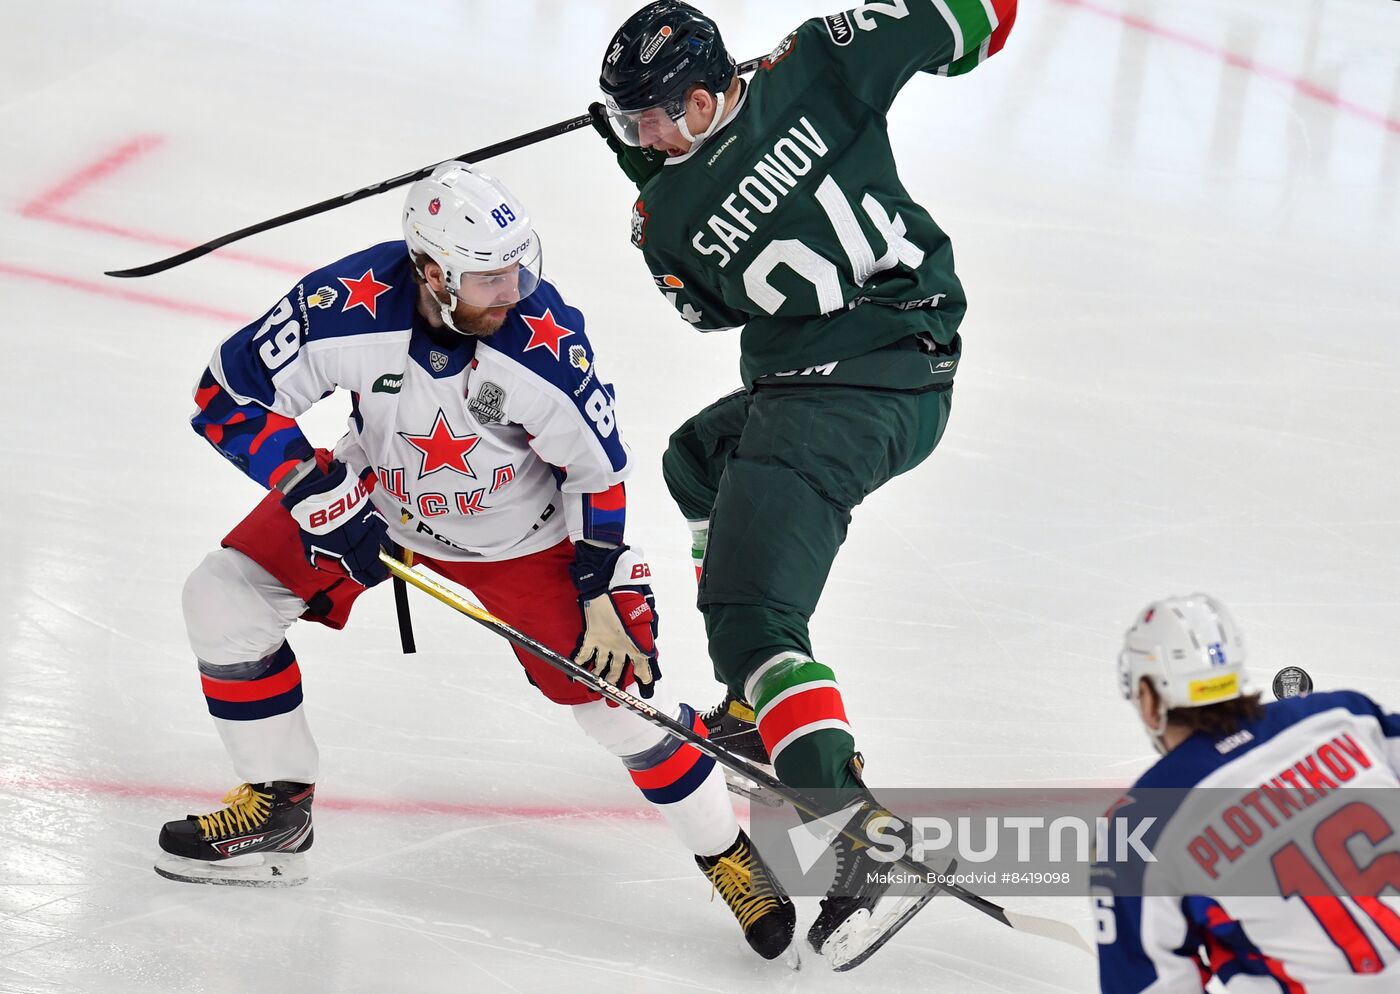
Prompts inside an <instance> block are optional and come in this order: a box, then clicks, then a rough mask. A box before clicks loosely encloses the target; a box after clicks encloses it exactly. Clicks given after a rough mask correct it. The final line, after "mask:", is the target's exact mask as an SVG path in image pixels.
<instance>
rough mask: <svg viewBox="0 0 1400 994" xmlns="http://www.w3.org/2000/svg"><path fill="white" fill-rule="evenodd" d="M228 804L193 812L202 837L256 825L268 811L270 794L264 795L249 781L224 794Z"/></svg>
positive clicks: (264, 819)
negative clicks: (212, 809) (214, 808)
mask: <svg viewBox="0 0 1400 994" xmlns="http://www.w3.org/2000/svg"><path fill="white" fill-rule="evenodd" d="M224 803H225V804H227V805H228V807H226V808H223V809H221V810H219V811H212V812H210V813H209V814H207V815H195V816H194V817H195V821H197V822H199V830H200V831H201V832H203V833H204V838H205V839H207V840H212V839H216V838H220V837H221V836H225V835H235V834H237V833H239V832H248V831H252V830H253V829H255V828H257V827H258V825H260V824H262V823H263V822H264V821H266V820H267V815H268V812H269V811H271V810H272V795H271V794H264V793H263V792H262V791H260V790H258V789H257V788H255V787H254V786H253V785H252V784H250V783H245V784H239V785H238V786H237V787H235V788H233V790H231V791H229V792H228V793H227V794H225V795H224Z"/></svg>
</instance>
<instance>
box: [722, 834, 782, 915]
mask: <svg viewBox="0 0 1400 994" xmlns="http://www.w3.org/2000/svg"><path fill="white" fill-rule="evenodd" d="M705 876H706V877H708V878H709V881H710V900H711V901H713V900H714V899H715V891H719V895H720V897H722V898H724V902H725V903H726V904H728V905H729V909H730V910H731V911H733V912H734V917H736V918H738V919H739V927H740V928H742V929H743V930H744V931H745V932H747V931H748V930H749V926H750V925H752V924H753V923H754V922H756V921H758V920H759V919H760V918H762V917H763V916H764V915H766V914H767V913H768V912H770V911H772V910H773V909H774V908H776V907H778V901H777V898H776V897H775V896H774V894H773V892H772V891H771V890H769V889H767V888H764V887H762V886H761V883H762V881H761V879H760V886H758V887H755V885H754V872H753V855H752V854H751V853H750V852H749V847H748V846H746V845H744V844H743V843H740V845H739V848H738V849H737V850H735V851H734V853H733V854H732V855H729V856H721V857H720V858H719V859H718V860H717V861H716V862H715V865H714V866H710V867H706V868H705Z"/></svg>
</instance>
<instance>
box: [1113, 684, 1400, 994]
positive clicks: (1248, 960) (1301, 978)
mask: <svg viewBox="0 0 1400 994" xmlns="http://www.w3.org/2000/svg"><path fill="white" fill-rule="evenodd" d="M1397 770H1400V718H1397V717H1396V716H1393V715H1389V714H1386V713H1385V712H1383V711H1382V710H1381V709H1380V708H1378V707H1377V706H1376V705H1375V703H1373V702H1372V701H1371V700H1370V699H1369V698H1366V697H1364V696H1363V695H1361V694H1356V693H1349V692H1334V693H1321V694H1313V695H1310V696H1308V697H1300V698H1291V699H1288V700H1285V701H1280V702H1277V703H1274V704H1270V705H1268V707H1267V708H1266V709H1265V714H1264V716H1263V717H1262V718H1261V719H1260V720H1258V721H1256V722H1252V723H1249V724H1248V725H1246V726H1245V727H1244V728H1242V729H1241V730H1240V731H1239V732H1237V733H1236V734H1233V735H1229V736H1225V737H1223V738H1218V739H1217V738H1212V737H1209V736H1206V735H1203V734H1201V733H1197V734H1196V735H1194V736H1192V737H1191V738H1190V739H1188V740H1187V741H1186V742H1184V743H1182V744H1181V745H1180V746H1178V747H1177V748H1176V749H1173V750H1172V751H1171V752H1170V753H1168V754H1167V755H1166V756H1164V757H1163V758H1162V759H1161V760H1160V761H1159V762H1158V763H1157V764H1156V765H1155V766H1154V767H1153V768H1152V769H1151V770H1149V771H1148V772H1147V773H1146V774H1145V775H1144V776H1143V777H1142V778H1141V779H1140V780H1139V781H1138V783H1137V784H1136V785H1135V786H1134V788H1133V790H1132V791H1131V792H1130V793H1129V794H1128V795H1127V798H1126V799H1125V801H1124V803H1122V804H1121V805H1120V806H1118V807H1117V808H1115V809H1114V812H1113V814H1114V815H1115V817H1123V816H1127V818H1128V821H1127V822H1126V823H1125V824H1127V825H1131V824H1133V823H1134V822H1136V821H1139V820H1140V819H1143V818H1144V817H1156V819H1157V821H1156V822H1155V823H1154V826H1153V829H1152V830H1151V832H1150V833H1148V834H1147V836H1146V838H1147V841H1148V844H1149V848H1150V849H1151V851H1152V853H1153V855H1154V856H1155V857H1156V859H1157V862H1155V863H1147V864H1145V865H1143V864H1139V865H1137V866H1136V867H1130V866H1124V865H1122V864H1115V863H1113V862H1111V861H1108V860H1101V861H1100V862H1099V863H1097V864H1096V865H1095V867H1094V885H1095V886H1094V891H1093V900H1094V906H1095V907H1094V910H1095V917H1096V920H1097V923H1098V931H1099V943H1100V946H1099V961H1100V979H1101V986H1102V989H1103V991H1104V992H1105V994H1186V992H1193V994H1194V992H1199V991H1201V990H1203V989H1204V987H1205V983H1206V981H1207V980H1208V979H1210V978H1211V977H1215V978H1217V979H1218V980H1219V981H1220V982H1221V983H1222V984H1224V989H1225V990H1227V991H1230V992H1232V994H1240V992H1251V994H1252V992H1264V991H1267V992H1283V994H1303V992H1335V994H1341V992H1352V991H1354V992H1358V994H1360V992H1370V991H1382V990H1385V991H1400V965H1397V964H1400V834H1397V829H1400V803H1397V801H1398V800H1400V789H1397V788H1400V775H1397ZM1392 826H1393V827H1392ZM1108 851H1109V852H1112V851H1114V847H1113V846H1110V847H1109V850H1108ZM1240 895H1248V896H1240Z"/></svg>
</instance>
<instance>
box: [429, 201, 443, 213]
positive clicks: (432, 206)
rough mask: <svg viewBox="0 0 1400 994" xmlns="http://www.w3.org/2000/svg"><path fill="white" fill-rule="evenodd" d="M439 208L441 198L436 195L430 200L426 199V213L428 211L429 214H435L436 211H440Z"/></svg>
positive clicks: (440, 206) (440, 207) (440, 208)
mask: <svg viewBox="0 0 1400 994" xmlns="http://www.w3.org/2000/svg"><path fill="white" fill-rule="evenodd" d="M440 210H442V201H441V200H439V199H438V198H437V197H434V198H433V199H432V200H429V201H428V213H429V214H432V215H434V216H436V215H437V213H438V211H440Z"/></svg>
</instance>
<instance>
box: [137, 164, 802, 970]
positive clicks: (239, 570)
mask: <svg viewBox="0 0 1400 994" xmlns="http://www.w3.org/2000/svg"><path fill="white" fill-rule="evenodd" d="M403 233H404V240H403V241H391V242H385V243H383V244H381V245H376V246H374V247H373V248H370V249H367V250H365V251H363V252H359V253H357V254H355V255H351V256H349V257H347V258H345V259H342V260H340V261H339V262H336V263H333V264H332V265H330V266H327V267H325V268H324V269H321V270H318V271H317V272H314V273H312V274H310V275H309V276H307V277H306V278H305V279H303V280H302V281H301V282H300V283H299V284H298V285H297V286H295V287H294V288H293V289H292V290H291V292H290V293H289V294H288V295H287V296H285V297H284V298H282V300H280V301H279V302H278V303H277V304H276V305H275V306H274V307H273V308H272V309H271V310H270V311H269V312H268V313H267V314H266V315H264V316H263V317H261V318H259V319H258V320H256V321H254V322H253V323H252V324H250V325H248V326H247V327H246V328H244V329H242V330H241V331H239V332H237V333H236V334H234V335H232V336H231V337H230V338H228V339H227V340H226V341H225V342H223V343H222V344H221V345H220V346H219V347H218V349H217V350H216V351H215V353H214V357H213V360H212V361H211V362H210V365H209V368H208V369H207V370H206V371H205V373H204V376H203V378H202V379H201V381H200V383H199V386H198V388H197V390H196V394H195V397H196V403H197V405H198V408H199V410H198V411H197V413H196V414H195V416H194V419H193V425H194V427H195V430H196V431H198V432H199V433H200V434H202V435H203V436H204V437H205V438H206V439H207V440H208V441H209V442H210V443H211V444H213V445H214V446H215V448H217V449H218V450H219V451H220V453H222V454H223V455H224V456H225V457H226V458H227V459H228V460H229V461H231V462H233V463H234V464H235V465H236V466H237V467H238V468H239V469H241V470H243V471H244V472H245V473H247V474H248V475H249V476H251V477H252V478H253V479H254V480H256V481H258V482H259V483H261V484H262V485H264V486H266V487H268V488H269V489H270V493H269V494H268V496H267V497H266V498H265V499H264V500H263V501H262V502H261V503H260V504H259V505H258V507H257V508H256V509H255V510H254V511H253V512H252V513H251V514H250V515H249V516H248V517H247V518H246V519H245V520H244V521H243V522H242V523H240V524H239V525H238V526H237V527H235V528H234V529H233V531H232V532H231V533H230V534H229V535H228V536H227V537H226V538H225V539H224V542H223V547H222V548H220V549H218V550H217V551H215V552H213V553H211V554H210V555H209V556H208V557H207V558H206V559H205V560H204V561H203V562H202V563H201V564H200V565H199V567H198V568H197V569H196V570H195V571H194V573H193V574H192V575H191V576H190V578H189V580H188V581H187V583H186V586H185V592H184V613H185V621H186V626H187V629H188V634H189V639H190V644H191V647H192V648H193V649H194V653H195V655H196V657H197V659H198V665H199V672H200V676H201V680H202V682H203V688H204V694H205V698H206V701H207V703H208V707H209V711H210V713H211V714H212V715H213V718H214V723H215V725H216V726H217V728H218V731H219V734H220V736H221V737H222V739H223V742H224V745H225V747H226V748H227V750H228V753H229V756H230V757H231V759H232V761H233V766H234V769H235V772H236V773H237V775H238V776H239V777H240V778H241V779H242V780H243V781H244V783H243V784H242V785H241V786H240V787H238V788H236V789H235V790H233V791H232V792H231V793H230V794H229V796H228V797H226V798H225V803H226V804H227V807H225V808H223V809H221V810H219V811H215V812H212V813H210V814H206V815H191V816H189V817H187V818H185V819H183V820H180V821H172V822H170V823H168V824H166V825H165V827H164V828H163V829H162V831H161V833H160V846H161V849H162V850H164V855H163V856H162V857H161V859H160V861H159V863H158V864H157V871H158V872H159V873H161V874H162V875H163V876H167V877H170V878H172V879H176V880H183V881H190V882H203V883H243V884H269V883H295V882H300V880H302V879H305V867H304V865H303V864H302V857H301V854H302V853H304V852H305V851H306V850H307V849H308V848H310V846H311V843H312V827H311V805H312V798H313V796H314V791H315V786H314V785H315V783H316V780H317V776H318V769H317V748H316V744H315V742H314V740H313V739H312V735H311V730H310V727H309V725H308V722H307V718H306V714H305V710H304V706H303V703H302V689H301V678H300V671H299V668H298V662H297V658H296V655H295V653H294V652H293V650H292V648H291V646H290V645H289V643H288V641H287V639H286V633H287V630H288V629H289V628H290V627H291V625H292V623H293V622H294V621H296V620H297V619H298V618H305V619H308V620H310V621H315V622H319V623H321V624H324V625H328V626H330V627H331V628H336V629H338V628H341V627H342V626H343V625H344V624H345V621H346V618H347V617H348V615H349V612H350V608H351V605H352V603H353V602H354V600H355V599H356V597H358V596H359V595H360V594H361V593H363V592H364V590H365V589H366V588H367V587H370V586H373V585H375V584H377V583H379V582H380V581H382V580H384V579H386V578H387V576H388V573H387V569H386V568H385V566H384V565H383V564H382V563H381V562H380V561H379V559H378V554H379V551H380V548H381V546H385V545H391V544H392V545H396V546H398V547H399V548H401V549H403V550H405V551H406V552H407V553H409V554H411V555H413V556H414V557H416V562H417V563H418V564H419V565H422V566H425V567H427V568H429V569H432V570H434V571H436V572H438V573H440V574H442V575H443V576H445V577H447V578H449V579H451V580H454V581H456V582H458V583H460V584H462V585H464V586H466V587H468V588H469V589H471V590H472V592H473V593H474V594H475V595H476V596H477V598H478V599H479V600H480V601H481V602H482V604H483V605H484V606H485V607H486V608H487V610H489V611H491V612H492V613H493V614H495V615H497V616H498V617H500V618H502V619H503V620H505V621H506V622H508V623H509V624H511V625H513V626H515V627H517V628H519V629H521V630H522V631H524V632H526V633H527V634H530V635H531V636H533V637H534V638H536V639H538V640H539V641H540V642H542V643H544V644H545V645H546V646H548V647H550V648H551V649H554V650H556V651H558V652H561V653H563V654H565V655H572V656H573V658H574V659H576V660H577V661H578V662H580V663H581V664H583V665H587V666H591V667H592V668H593V669H594V671H595V672H597V673H598V674H599V675H600V676H602V677H603V678H604V679H606V680H608V681H610V682H611V683H613V684H616V685H618V686H622V687H629V688H631V689H633V690H635V691H636V692H638V693H640V694H641V695H642V696H644V697H649V698H650V699H651V703H652V704H653V705H654V706H655V707H657V708H658V709H660V710H662V711H665V712H666V713H668V714H670V715H672V716H673V717H675V718H677V719H678V720H680V721H682V722H684V723H686V724H688V725H690V726H691V727H694V728H696V729H697V731H703V729H704V725H703V723H702V722H701V720H700V718H699V716H698V715H697V714H696V713H695V711H694V710H693V709H692V708H691V707H690V706H689V705H686V704H681V703H677V702H676V701H674V700H672V699H670V697H669V695H668V692H667V691H666V689H665V685H664V684H663V683H661V682H660V678H661V670H660V667H659V666H658V664H657V653H656V647H655V642H654V635H655V630H656V616H655V612H654V603H653V599H652V594H651V588H650V586H649V582H648V581H649V578H650V576H651V572H650V570H649V568H648V567H647V564H646V561H645V560H644V559H643V558H642V556H641V553H640V550H637V549H634V548H630V547H629V546H628V545H627V544H626V542H625V540H624V525H625V515H626V494H625V490H624V485H623V480H624V478H625V477H626V476H627V474H628V472H629V470H630V469H631V459H630V455H629V453H628V450H627V448H626V447H625V446H624V445H623V443H622V440H621V433H620V429H619V426H618V423H617V417H616V412H615V410H614V394H613V389H612V387H611V386H610V385H609V384H608V383H607V382H606V381H605V380H604V379H603V378H602V375H601V374H600V372H599V367H598V364H597V360H596V358H595V356H594V354H593V349H592V346H591V344H590V343H589V340H588V338H587V336H586V335H585V332H584V318H583V315H582V314H581V313H580V312H579V311H577V310H576V309H574V308H573V307H570V306H569V305H568V304H567V303H566V302H565V301H564V300H563V298H562V297H561V296H560V295H559V293H558V291H557V290H555V288H554V287H553V286H551V285H550V284H549V283H548V282H546V281H545V280H544V279H543V278H542V277H541V260H542V252H541V247H540V240H539V236H538V235H537V234H536V233H535V230H534V227H533V225H532V224H531V221H530V218H529V216H528V214H527V212H526V210H525V208H524V206H523V205H522V204H521V202H520V201H519V200H518V199H516V198H515V197H514V196H513V195H512V194H511V193H510V191H509V190H507V189H506V188H505V187H504V186H503V185H502V184H501V183H499V182H498V181H496V180H495V179H493V178H491V177H490V176H487V175H486V174H484V173H481V172H477V171H474V170H473V169H472V168H471V167H470V166H468V165H466V164H464V163H447V164H444V165H443V166H440V167H439V168H438V169H437V170H435V171H434V173H433V175H432V176H431V177H430V178H428V179H425V180H421V181H419V182H418V183H415V184H414V185H413V187H412V188H411V189H410V192H409V195H408V198H407V203H406V205H405V210H404V218H403ZM337 389H342V390H347V391H349V393H350V396H351V400H352V412H351V415H350V421H349V430H348V432H347V433H346V435H345V436H344V437H343V438H342V439H341V440H340V442H339V443H338V444H337V445H336V447H335V451H334V452H333V453H331V452H325V451H316V450H314V449H313V448H312V446H311V445H310V443H309V442H308V441H307V439H306V438H305V436H304V435H303V434H302V432H301V430H300V428H299V427H298V425H297V422H296V420H295V419H296V418H297V417H298V416H299V415H301V414H302V413H303V412H305V411H306V410H307V409H308V408H310V407H311V406H312V405H313V404H315V403H316V402H317V401H318V400H320V399H321V398H323V397H325V396H327V395H329V394H330V393H332V392H333V391H335V390H337ZM516 655H517V657H518V658H519V661H520V663H521V664H522V665H523V667H524V669H525V675H526V677H527V678H528V679H529V681H530V682H531V683H533V684H534V685H535V686H536V687H538V688H539V690H540V691H541V692H542V693H543V694H544V695H545V696H546V697H548V698H549V699H550V700H552V701H555V702H557V703H559V704H562V705H565V706H567V707H569V708H570V710H571V711H572V712H573V715H574V717H575V718H576V719H577V720H578V723H579V725H580V726H581V727H582V729H583V731H584V732H585V733H586V734H587V735H588V736H589V737H591V738H593V739H594V740H596V741H597V742H598V743H599V744H601V745H602V746H603V747H604V748H605V749H607V750H608V751H610V752H611V753H613V754H614V755H616V756H618V757H619V758H620V759H621V760H622V762H623V764H624V766H625V767H626V769H627V770H628V771H629V772H630V774H631V776H632V779H633V781H634V782H635V783H636V785H637V786H638V787H639V788H640V789H641V791H642V793H643V794H644V795H645V797H646V798H647V800H649V801H650V802H651V803H652V804H654V805H655V806H656V808H657V809H658V810H659V811H660V812H661V814H662V815H663V816H664V817H665V819H666V821H667V822H668V823H669V825H670V827H671V829H672V830H673V831H674V833H675V834H676V836H677V837H678V839H679V840H680V841H681V843H682V844H683V845H684V846H686V847H687V848H688V849H689V850H690V851H691V852H692V853H694V854H695V857H696V862H697V863H698V864H699V866H700V868H701V870H702V871H703V872H704V873H705V875H706V877H708V878H709V880H710V881H711V883H712V885H713V886H714V888H715V889H717V890H718V891H719V892H720V893H721V895H723V897H724V898H725V899H726V900H727V902H728V903H729V906H730V908H731V909H732V910H733V912H734V914H735V915H736V917H738V919H739V921H740V924H741V926H742V927H743V929H744V932H745V937H746V938H747V939H748V941H749V943H750V945H751V946H753V948H754V949H755V950H756V951H757V952H759V953H760V954H761V955H763V956H765V957H769V958H771V957H774V956H777V955H778V954H779V953H781V952H782V951H783V950H784V949H785V948H786V947H787V946H788V944H789V943H790V941H791V936H792V930H793V908H792V904H791V902H790V901H789V900H788V899H787V897H786V895H784V894H783V893H782V891H781V889H780V888H779V886H778V885H777V884H776V882H774V881H773V880H772V879H771V878H770V876H769V875H768V873H767V872H766V870H765V868H764V866H763V864H762V863H761V862H760V861H759V859H758V856H757V854H756V853H754V852H753V851H752V849H751V848H750V846H749V842H748V838H747V836H746V835H745V834H744V833H743V832H742V831H741V830H740V828H739V825H738V823H737V822H736V820H735V817H734V813H733V809H732V808H731V807H730V804H729V800H728V794H727V792H726V790H725V786H724V780H723V778H722V775H721V771H720V769H719V768H718V767H717V766H716V765H715V763H714V761H713V760H712V759H710V758H709V757H707V756H704V755H702V754H701V753H700V752H699V750H697V749H695V747H694V746H690V745H685V744H682V743H680V742H679V741H678V740H675V739H672V738H670V737H668V736H667V735H665V734H664V733H663V732H661V731H660V730H659V729H657V728H655V727H654V726H652V725H650V724H649V723H647V722H646V721H644V720H643V719H641V718H640V717H639V716H638V715H636V714H634V713H633V712H631V711H629V710H627V709H625V708H619V707H614V706H611V705H609V704H607V703H606V702H604V701H603V700H602V699H601V698H600V697H599V696H598V695H597V694H595V693H593V692H592V691H591V690H589V689H588V688H586V687H584V686H582V685H580V684H577V683H574V682H572V681H570V680H569V679H568V678H567V677H565V676H563V675H562V674H560V673H559V672H558V671H556V670H554V669H552V668H551V667H549V666H548V665H546V664H544V663H542V662H540V661H539V660H538V659H536V658H534V657H533V656H530V655H529V654H528V653H526V652H524V651H523V650H519V649H517V650H516ZM562 746H563V743H561V753H562V752H563V750H562Z"/></svg>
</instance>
